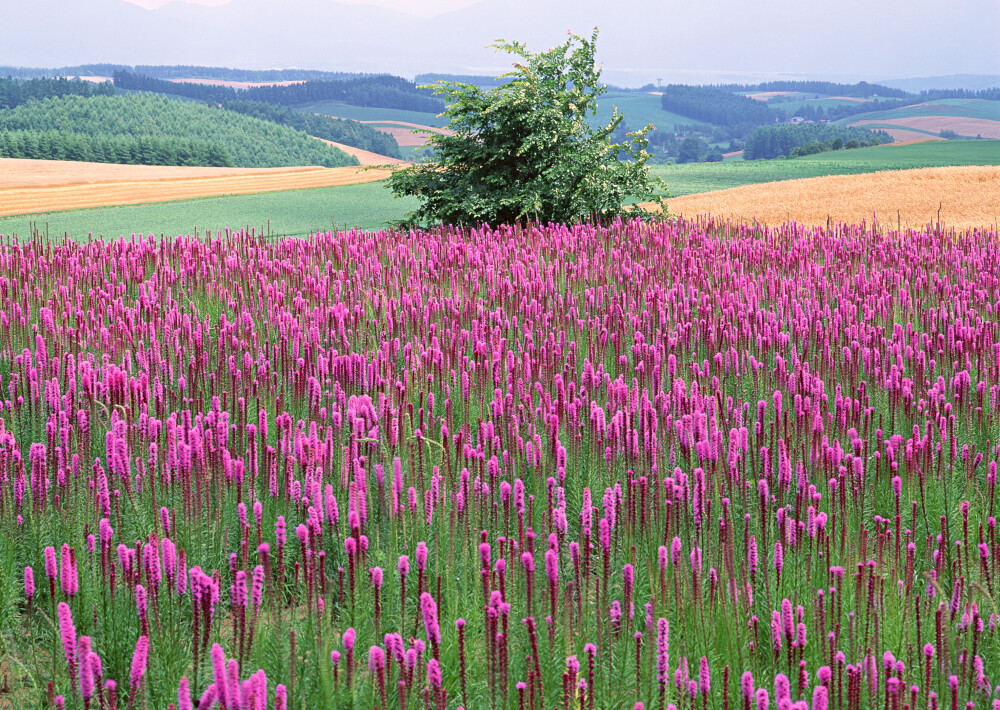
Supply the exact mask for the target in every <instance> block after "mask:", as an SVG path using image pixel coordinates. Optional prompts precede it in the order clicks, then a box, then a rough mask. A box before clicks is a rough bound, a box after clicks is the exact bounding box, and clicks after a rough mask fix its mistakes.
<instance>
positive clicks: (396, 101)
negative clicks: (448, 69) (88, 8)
mask: <svg viewBox="0 0 1000 710" xmlns="http://www.w3.org/2000/svg"><path fill="white" fill-rule="evenodd" d="M114 82H115V86H116V87H118V88H119V89H128V90H131V91H151V92H154V93H158V94H172V95H175V96H184V97H186V98H191V99H196V100H198V101H205V102H209V103H223V102H226V101H260V102H262V103H266V104H276V105H279V106H297V105H301V104H308V103H314V102H320V101H343V102H344V103H347V104H350V105H352V106H375V107H378V108H395V109H404V110H407V111H423V112H426V113H441V112H442V111H444V102H443V101H441V100H440V99H436V98H434V97H433V96H431V95H429V92H428V91H427V90H423V89H418V88H417V87H416V85H415V84H414V83H413V82H412V81H408V80H407V79H403V78H401V77H398V76H390V75H380V76H372V77H356V78H353V79H344V80H341V81H325V80H319V81H306V82H303V83H301V84H288V85H285V86H258V87H252V88H248V89H235V88H232V87H229V86H217V85H213V84H194V83H191V82H175V81H166V80H164V79H157V78H154V77H150V76H142V75H140V74H133V73H131V72H127V71H117V72H115V73H114Z"/></svg>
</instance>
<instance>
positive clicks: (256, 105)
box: [222, 101, 402, 158]
mask: <svg viewBox="0 0 1000 710" xmlns="http://www.w3.org/2000/svg"><path fill="white" fill-rule="evenodd" d="M222 108H224V109H226V110H227V111H235V112H236V113H241V114H243V115H244V116H253V117H254V118H259V119H261V120H262V121H271V122H272V123H280V124H281V125H282V126H290V127H292V128H294V129H295V130H297V131H303V132H304V133H308V134H309V135H311V136H315V137H316V138H323V139H325V140H328V141H335V142H337V143H343V144H344V145H349V146H353V147H355V148H361V149H362V150H369V151H371V152H372V153H378V154H379V155H387V156H389V157H390V158H401V157H402V155H400V153H399V144H398V143H396V139H395V138H393V137H392V136H391V135H389V134H388V133H385V132H383V131H376V130H375V129H374V128H372V127H371V126H366V125H364V124H363V123H358V122H357V121H347V120H344V119H338V118H331V117H330V116H319V115H316V114H314V113H305V112H302V111H293V110H292V109H290V108H285V107H283V106H273V105H271V104H265V103H262V102H260V101H226V102H225V103H223V104H222Z"/></svg>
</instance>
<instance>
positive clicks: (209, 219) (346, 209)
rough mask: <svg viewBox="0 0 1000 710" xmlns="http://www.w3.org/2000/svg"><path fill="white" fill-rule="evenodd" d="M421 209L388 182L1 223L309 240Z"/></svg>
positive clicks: (22, 228) (24, 227)
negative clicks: (240, 232) (251, 232)
mask: <svg viewBox="0 0 1000 710" xmlns="http://www.w3.org/2000/svg"><path fill="white" fill-rule="evenodd" d="M416 206H417V203H416V200H413V199H398V200H397V199H395V198H393V196H392V194H391V193H390V192H389V191H388V190H387V189H386V188H385V186H384V183H380V182H375V183H367V184H364V185H348V186H343V187H323V188H315V189H309V190H289V191H286V192H266V193H260V194H255V195H228V196H222V197H205V198H201V199H197V200H178V201H176V202H157V203H151V204H143V205H127V206H123V207H101V208H96V209H86V210H68V211H65V212H50V213H48V214H41V215H31V216H20V217H8V218H5V219H0V234H16V235H18V236H22V237H24V236H27V235H29V234H30V232H31V223H32V222H35V223H36V224H37V226H38V228H39V229H40V230H41V231H43V232H44V231H45V223H46V222H48V229H49V234H50V235H62V234H63V233H66V234H67V235H68V236H70V237H71V238H73V239H83V240H85V239H87V238H88V235H89V234H91V233H92V234H93V236H94V237H97V236H99V235H103V236H105V237H112V238H113V237H118V236H121V235H125V236H130V235H131V234H133V233H136V234H138V233H143V234H150V233H154V234H156V235H160V234H164V235H167V236H176V235H178V234H193V233H194V229H195V227H196V226H197V228H198V229H199V231H201V232H204V230H205V229H206V228H208V229H225V228H227V227H228V228H230V229H238V228H240V227H246V226H247V225H249V226H250V227H251V228H253V229H256V230H257V231H258V232H260V231H263V232H264V233H267V230H268V221H270V230H271V234H280V235H283V236H294V237H304V236H306V235H307V234H309V233H310V232H315V231H316V230H318V229H330V228H331V225H332V224H333V223H336V224H337V225H338V226H339V225H350V226H358V227H361V228H363V229H371V230H375V229H380V228H382V227H384V226H385V225H386V223H387V222H394V221H397V220H399V219H401V218H402V217H403V215H404V214H406V213H407V212H409V211H410V210H413V209H415V208H416Z"/></svg>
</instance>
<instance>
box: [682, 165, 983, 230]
mask: <svg viewBox="0 0 1000 710" xmlns="http://www.w3.org/2000/svg"><path fill="white" fill-rule="evenodd" d="M939 206H940V209H941V213H940V217H941V220H942V222H943V223H945V224H947V225H948V226H950V227H956V228H958V229H972V228H975V227H982V226H985V225H990V224H994V225H995V224H996V223H997V219H998V216H1000V167H996V166H973V167H944V168H921V169H913V170H902V171H884V172H878V173H869V174H861V175H834V176H828V177H816V178H806V179H798V180H788V181H783V182H773V183H763V184H757V185H746V186H742V187H735V188H731V189H728V190H720V191H716V192H706V193H702V194H696V195H688V196H686V197H677V198H671V199H668V200H667V209H668V210H669V211H670V212H671V213H672V214H678V215H684V216H687V217H689V218H690V217H694V216H696V215H707V214H711V215H713V216H714V217H718V218H732V219H737V220H756V221H758V222H762V223H766V224H779V223H782V222H785V221H787V220H793V221H795V222H798V223H801V224H810V225H813V224H825V223H826V222H827V219H828V218H829V219H831V220H833V221H834V222H847V223H855V222H861V221H862V220H868V221H871V219H872V218H873V215H874V216H875V218H877V220H878V221H879V222H881V223H890V222H891V223H892V224H893V225H896V224H897V219H898V221H899V222H900V223H901V224H902V225H904V226H910V227H918V226H923V225H926V224H928V223H932V222H935V221H936V220H937V217H938V208H939Z"/></svg>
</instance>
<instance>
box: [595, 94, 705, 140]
mask: <svg viewBox="0 0 1000 710" xmlns="http://www.w3.org/2000/svg"><path fill="white" fill-rule="evenodd" d="M614 106H617V107H618V113H620V114H622V115H623V116H625V123H627V124H628V127H629V129H630V130H637V129H639V128H642V127H643V126H645V125H646V124H647V123H652V124H653V125H654V126H656V128H657V130H660V131H665V130H671V129H673V127H674V125H675V124H678V123H681V124H684V125H691V124H693V123H701V122H700V121H698V120H697V119H694V118H688V117H686V116H681V115H680V114H676V113H671V112H670V111H664V110H663V108H662V104H661V103H660V97H659V96H653V95H652V94H645V93H637V92H632V91H609V92H608V93H607V94H605V95H604V96H602V97H601V98H600V99H599V100H598V106H597V115H596V116H595V118H594V122H595V123H603V124H606V123H607V122H608V121H609V120H610V119H611V114H612V112H613V110H614V109H613V107H614Z"/></svg>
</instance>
